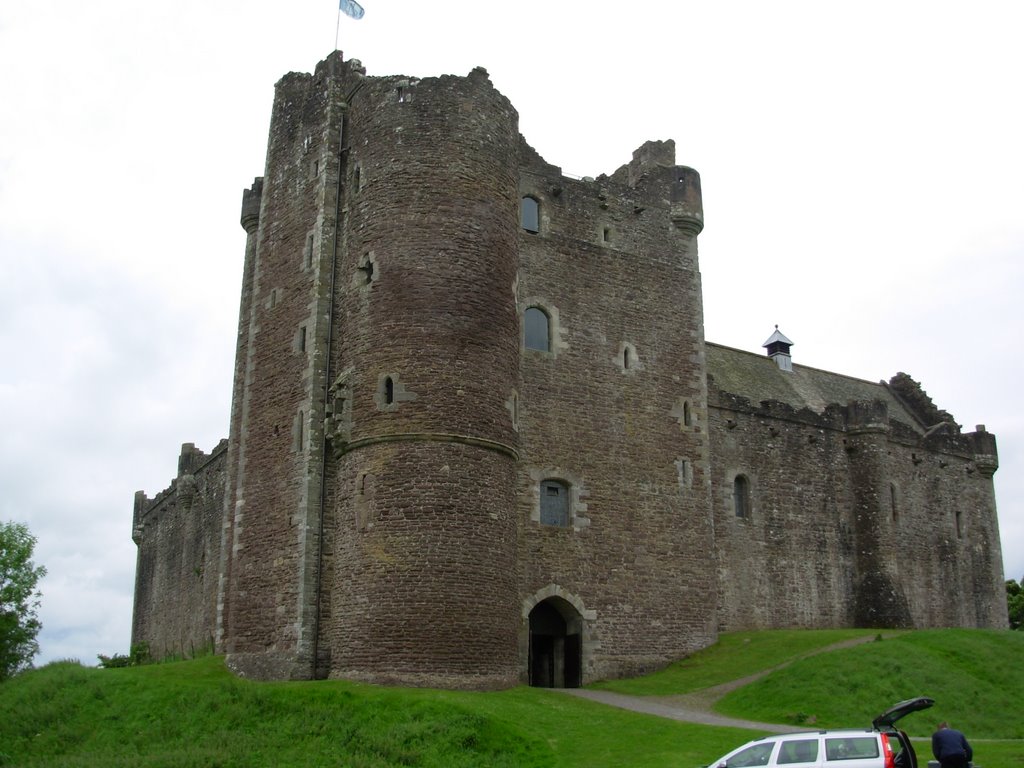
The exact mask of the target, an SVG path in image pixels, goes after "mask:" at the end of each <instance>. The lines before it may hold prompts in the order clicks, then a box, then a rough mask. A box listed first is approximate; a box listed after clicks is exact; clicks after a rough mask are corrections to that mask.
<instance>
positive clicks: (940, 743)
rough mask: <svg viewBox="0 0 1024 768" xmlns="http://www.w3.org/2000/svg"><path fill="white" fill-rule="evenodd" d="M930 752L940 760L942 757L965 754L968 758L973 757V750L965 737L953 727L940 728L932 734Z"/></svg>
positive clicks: (971, 758)
mask: <svg viewBox="0 0 1024 768" xmlns="http://www.w3.org/2000/svg"><path fill="white" fill-rule="evenodd" d="M932 754H933V755H935V759H936V760H938V761H939V762H942V758H944V757H956V756H958V755H966V757H967V759H968V760H973V759H974V750H972V749H971V745H970V744H968V743H967V737H966V736H964V735H963V734H962V733H960V731H958V730H956V729H955V728H940V729H939V730H937V731H936V732H935V733H933V734H932Z"/></svg>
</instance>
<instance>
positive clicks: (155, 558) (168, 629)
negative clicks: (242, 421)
mask: <svg viewBox="0 0 1024 768" xmlns="http://www.w3.org/2000/svg"><path fill="white" fill-rule="evenodd" d="M226 455H227V441H221V443H220V444H219V445H218V446H217V447H216V448H214V450H213V451H211V452H210V454H208V455H207V454H204V453H203V452H202V451H199V450H197V449H196V448H195V446H194V445H192V444H191V443H186V444H185V445H183V446H182V449H181V456H180V457H179V459H178V476H177V478H175V480H174V481H172V483H171V485H170V487H169V488H167V489H166V490H164V491H162V492H160V493H159V494H157V495H156V496H155V497H154V498H152V499H149V498H147V497H146V494H144V493H143V492H142V491H139V492H138V493H137V494H136V495H135V514H134V520H133V523H132V539H133V540H134V541H135V543H136V545H138V559H137V564H136V569H135V607H134V614H133V621H132V639H133V640H132V641H133V643H134V642H146V643H148V645H149V651H150V653H151V655H152V656H153V657H154V658H163V657H166V656H172V655H173V656H185V657H188V656H192V655H194V654H195V653H197V652H202V651H206V652H209V651H211V650H213V646H214V628H215V626H216V608H217V585H218V580H219V578H220V572H221V569H220V529H221V520H222V518H223V512H224V488H225V482H224V467H225V458H226Z"/></svg>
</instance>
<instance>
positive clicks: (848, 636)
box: [591, 629, 878, 696]
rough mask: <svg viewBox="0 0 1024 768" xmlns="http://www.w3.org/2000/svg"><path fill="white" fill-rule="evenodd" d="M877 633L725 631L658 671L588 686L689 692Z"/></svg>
mask: <svg viewBox="0 0 1024 768" xmlns="http://www.w3.org/2000/svg"><path fill="white" fill-rule="evenodd" d="M877 634H878V630H873V629H788V630H773V631H770V632H730V633H727V634H723V635H721V636H720V637H719V640H718V642H717V643H715V644H714V645H713V646H711V647H710V648H706V649H705V650H703V651H700V652H699V653H695V654H694V655H693V656H689V657H687V658H685V659H683V660H682V661H677V662H675V663H674V664H671V665H670V666H668V667H667V668H666V669H664V670H662V671H660V672H655V673H653V674H650V675H646V676H645V677H637V678H633V679H631V680H605V681H602V682H600V683H595V684H594V685H593V686H591V687H593V688H602V689H605V690H609V691H616V692H618V693H628V694H631V695H633V696H672V695H675V694H680V693H690V692H692V691H699V690H701V689H702V688H710V687H711V686H714V685H719V684H721V683H727V682H730V681H732V680H739V679H740V678H742V677H748V676H749V675H753V674H755V673H757V672H761V671H762V670H766V669H772V668H773V667H777V666H779V665H780V664H784V663H787V662H791V661H794V660H795V659H798V658H800V657H801V656H805V655H807V654H810V653H814V652H815V651H820V650H821V649H823V648H826V647H828V646H830V645H834V644H836V643H841V642H844V641H847V640H854V639H856V638H865V637H874V636H875V635H877Z"/></svg>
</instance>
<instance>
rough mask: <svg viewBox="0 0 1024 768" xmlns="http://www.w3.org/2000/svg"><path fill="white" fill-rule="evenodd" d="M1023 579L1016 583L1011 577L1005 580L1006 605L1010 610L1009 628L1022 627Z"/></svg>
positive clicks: (1023, 613)
mask: <svg viewBox="0 0 1024 768" xmlns="http://www.w3.org/2000/svg"><path fill="white" fill-rule="evenodd" d="M1022 584H1024V579H1021V584H1018V583H1017V582H1016V581H1014V580H1013V579H1009V580H1008V581H1007V582H1006V607H1007V609H1008V610H1009V612H1010V629H1024V586H1021V585H1022Z"/></svg>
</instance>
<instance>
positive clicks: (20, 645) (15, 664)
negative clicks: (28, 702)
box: [0, 523, 46, 683]
mask: <svg viewBox="0 0 1024 768" xmlns="http://www.w3.org/2000/svg"><path fill="white" fill-rule="evenodd" d="M35 546H36V537H35V536H33V535H32V534H31V533H29V530H28V526H26V525H25V524H23V523H0V683H2V682H3V681H4V680H6V679H7V678H9V677H10V676H11V675H13V674H15V673H16V672H18V671H20V670H22V669H25V668H26V667H28V666H29V665H30V663H31V661H32V657H33V656H35V655H36V654H37V653H39V643H38V642H36V635H37V634H39V630H40V629H41V628H42V626H43V625H42V624H40V623H39V619H38V618H36V609H38V608H39V598H40V597H41V593H40V592H39V590H38V589H36V584H37V583H38V582H39V579H41V578H42V577H43V576H45V575H46V568H44V567H43V566H41V565H36V564H35V563H33V562H32V551H33V550H34V549H35Z"/></svg>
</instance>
